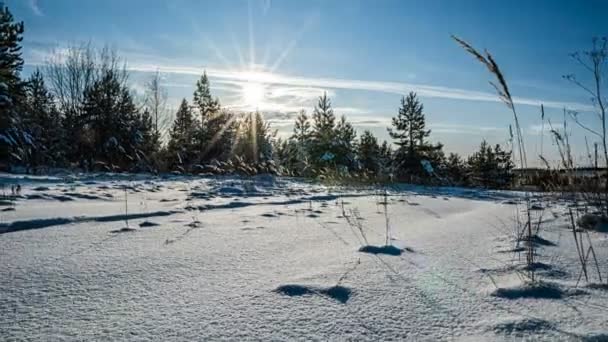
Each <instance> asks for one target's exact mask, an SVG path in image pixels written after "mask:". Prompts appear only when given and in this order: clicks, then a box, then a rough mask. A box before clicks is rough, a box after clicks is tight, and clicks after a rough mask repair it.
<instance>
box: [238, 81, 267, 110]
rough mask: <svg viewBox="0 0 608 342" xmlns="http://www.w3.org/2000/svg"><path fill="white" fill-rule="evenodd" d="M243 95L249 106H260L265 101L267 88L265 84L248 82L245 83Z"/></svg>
mask: <svg viewBox="0 0 608 342" xmlns="http://www.w3.org/2000/svg"><path fill="white" fill-rule="evenodd" d="M241 91H242V94H241V95H242V97H243V102H245V104H246V105H247V106H249V107H255V108H257V107H259V106H260V104H261V103H262V102H264V96H265V92H266V89H265V87H264V85H263V84H260V83H256V82H247V83H245V84H244V85H243V88H242V89H241Z"/></svg>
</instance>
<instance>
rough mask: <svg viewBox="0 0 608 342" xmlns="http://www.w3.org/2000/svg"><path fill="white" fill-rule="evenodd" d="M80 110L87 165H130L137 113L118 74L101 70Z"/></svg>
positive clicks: (137, 145) (122, 167)
mask: <svg viewBox="0 0 608 342" xmlns="http://www.w3.org/2000/svg"><path fill="white" fill-rule="evenodd" d="M83 107H84V108H83V111H82V113H81V115H80V116H79V118H78V122H79V124H80V127H82V130H81V132H80V143H81V145H80V147H81V155H82V157H83V158H84V160H85V161H86V165H87V166H88V167H92V166H93V162H102V163H105V164H106V165H107V164H109V165H107V166H108V167H111V168H115V167H118V168H119V169H127V168H130V167H131V166H133V165H134V162H135V161H136V155H135V152H136V150H137V149H138V147H139V141H138V137H137V135H135V134H134V130H133V128H134V126H137V125H138V122H137V121H138V118H139V112H138V110H137V107H136V106H135V103H134V102H133V98H132V96H131V93H130V91H129V88H128V87H127V86H126V85H125V84H124V82H123V80H122V79H121V75H120V73H117V72H116V70H113V69H107V70H105V71H103V74H102V76H101V78H100V79H99V80H97V81H96V82H95V83H93V85H92V86H91V87H90V88H89V89H87V90H85V93H84V106H83Z"/></svg>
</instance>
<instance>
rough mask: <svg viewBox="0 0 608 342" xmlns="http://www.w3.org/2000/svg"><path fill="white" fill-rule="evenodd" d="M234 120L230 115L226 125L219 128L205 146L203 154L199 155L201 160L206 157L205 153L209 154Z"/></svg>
mask: <svg viewBox="0 0 608 342" xmlns="http://www.w3.org/2000/svg"><path fill="white" fill-rule="evenodd" d="M235 120H236V117H235V116H234V115H230V118H229V119H228V121H226V123H225V124H224V125H223V126H222V128H220V129H219V130H218V131H217V132H216V133H215V134H214V135H213V137H212V138H211V140H210V141H209V144H208V145H207V147H206V148H205V150H204V151H203V153H202V155H201V157H202V158H204V157H205V156H206V155H207V153H209V151H211V149H212V148H213V147H214V146H215V144H216V143H217V141H218V140H219V139H220V138H221V137H222V135H224V132H226V130H227V129H228V127H230V125H232V124H233V123H234V121H235Z"/></svg>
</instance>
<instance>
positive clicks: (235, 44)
mask: <svg viewBox="0 0 608 342" xmlns="http://www.w3.org/2000/svg"><path fill="white" fill-rule="evenodd" d="M230 40H231V41H232V47H233V48H234V50H235V52H236V55H237V57H238V58H239V66H240V67H241V69H244V68H245V67H246V64H245V58H243V52H242V51H241V47H240V46H239V44H238V42H237V41H236V37H235V36H234V33H233V32H230Z"/></svg>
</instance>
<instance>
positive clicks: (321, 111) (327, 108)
mask: <svg viewBox="0 0 608 342" xmlns="http://www.w3.org/2000/svg"><path fill="white" fill-rule="evenodd" d="M312 117H313V129H312V133H311V146H310V157H311V162H312V163H313V164H314V165H315V167H317V168H319V167H323V166H330V165H331V166H333V165H335V157H336V153H335V152H336V151H335V132H336V117H335V115H334V111H333V109H332V108H331V101H330V100H329V98H328V97H327V93H324V94H323V96H320V97H319V101H318V102H317V105H316V107H315V109H314V112H313V116H312Z"/></svg>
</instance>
